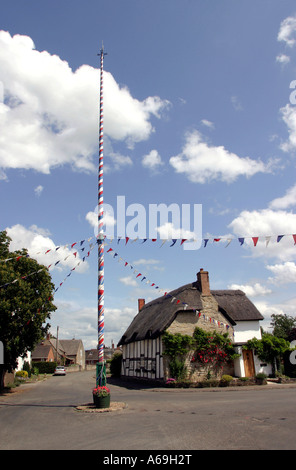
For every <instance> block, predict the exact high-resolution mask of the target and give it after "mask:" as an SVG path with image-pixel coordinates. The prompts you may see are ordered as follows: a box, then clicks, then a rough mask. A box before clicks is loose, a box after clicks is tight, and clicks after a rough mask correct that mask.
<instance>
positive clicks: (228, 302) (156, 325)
mask: <svg viewBox="0 0 296 470" xmlns="http://www.w3.org/2000/svg"><path fill="white" fill-rule="evenodd" d="M211 294H212V295H213V296H214V298H215V299H216V301H217V303H218V305H219V310H220V312H221V313H222V314H223V315H224V316H225V318H227V320H228V321H229V322H230V323H231V324H232V325H235V324H236V322H237V321H251V320H263V316H262V315H261V313H260V312H259V311H258V310H257V308H256V307H255V305H254V304H253V303H252V302H251V301H250V300H249V299H248V298H247V296H246V295H245V293H244V292H242V291H241V290H211ZM174 297H175V300H173V298H174ZM177 300H179V301H180V302H179V303H177ZM183 302H184V303H186V304H187V305H188V307H187V310H188V311H190V310H191V311H192V310H200V311H202V308H203V305H202V301H201V291H200V290H199V285H198V283H197V282H193V283H192V284H186V285H185V286H182V287H179V288H178V289H176V290H174V291H171V292H169V293H168V295H167V296H163V297H159V298H158V299H155V300H152V301H151V302H149V303H147V304H145V305H144V307H143V308H142V309H141V310H140V312H139V313H138V314H137V315H136V316H135V318H134V319H133V321H132V323H131V324H130V326H129V327H128V329H127V330H126V332H125V333H124V335H123V336H122V338H121V339H120V341H119V343H118V345H122V344H127V343H131V342H134V341H140V340H143V339H148V338H157V337H158V336H159V335H161V334H162V333H163V332H164V331H165V330H166V329H167V328H168V327H169V326H170V324H171V323H172V322H173V321H174V319H175V318H176V316H177V314H178V312H180V311H184V304H183Z"/></svg>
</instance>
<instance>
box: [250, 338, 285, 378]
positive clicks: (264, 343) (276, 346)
mask: <svg viewBox="0 0 296 470" xmlns="http://www.w3.org/2000/svg"><path fill="white" fill-rule="evenodd" d="M243 348H244V349H254V352H255V354H256V355H257V356H258V357H259V359H261V361H264V362H269V363H270V364H272V366H273V367H274V368H275V369H277V361H278V362H280V361H281V360H282V359H283V356H284V354H285V352H286V351H289V349H290V344H289V343H288V341H286V340H285V339H284V338H277V337H276V336H273V335H271V334H269V333H265V334H263V336H262V339H257V338H253V339H251V340H249V341H248V342H247V343H246V345H245V346H243Z"/></svg>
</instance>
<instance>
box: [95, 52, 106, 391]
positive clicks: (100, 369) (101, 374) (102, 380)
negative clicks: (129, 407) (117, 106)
mask: <svg viewBox="0 0 296 470" xmlns="http://www.w3.org/2000/svg"><path fill="white" fill-rule="evenodd" d="M99 55H100V57H101V73H100V121H99V172H98V240H97V241H98V363H97V374H96V376H97V377H96V385H97V386H98V385H100V386H102V385H106V368H105V361H104V330H105V325H104V323H105V321H104V233H103V226H104V221H103V217H104V207H103V202H104V198H103V163H104V162H103V154H104V148H103V122H104V111H103V67H104V56H105V55H106V53H104V46H103V44H102V49H101V51H100V54H99Z"/></svg>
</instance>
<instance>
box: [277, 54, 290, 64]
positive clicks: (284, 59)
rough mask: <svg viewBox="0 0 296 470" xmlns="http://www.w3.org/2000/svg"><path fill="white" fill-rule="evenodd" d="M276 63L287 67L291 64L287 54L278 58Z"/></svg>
mask: <svg viewBox="0 0 296 470" xmlns="http://www.w3.org/2000/svg"><path fill="white" fill-rule="evenodd" d="M276 61H277V62H279V63H280V64H283V65H286V64H288V63H289V62H290V57H289V56H287V55H286V54H280V55H278V56H277V57H276Z"/></svg>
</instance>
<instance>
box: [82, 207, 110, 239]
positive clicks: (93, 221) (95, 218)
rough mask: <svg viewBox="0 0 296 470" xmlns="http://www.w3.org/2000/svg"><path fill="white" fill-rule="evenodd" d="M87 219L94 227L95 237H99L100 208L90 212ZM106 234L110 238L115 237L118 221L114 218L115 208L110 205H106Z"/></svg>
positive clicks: (104, 220) (104, 219) (104, 217)
mask: <svg viewBox="0 0 296 470" xmlns="http://www.w3.org/2000/svg"><path fill="white" fill-rule="evenodd" d="M85 219H86V220H87V222H88V223H89V224H90V225H91V226H92V227H93V229H94V234H95V236H97V235H98V207H96V208H95V210H94V211H89V212H88V213H87V214H86V216H85ZM103 222H104V233H105V234H106V235H108V237H110V238H113V237H114V227H115V225H116V219H115V218H114V212H113V208H112V207H111V206H110V205H109V204H104V216H103Z"/></svg>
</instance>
